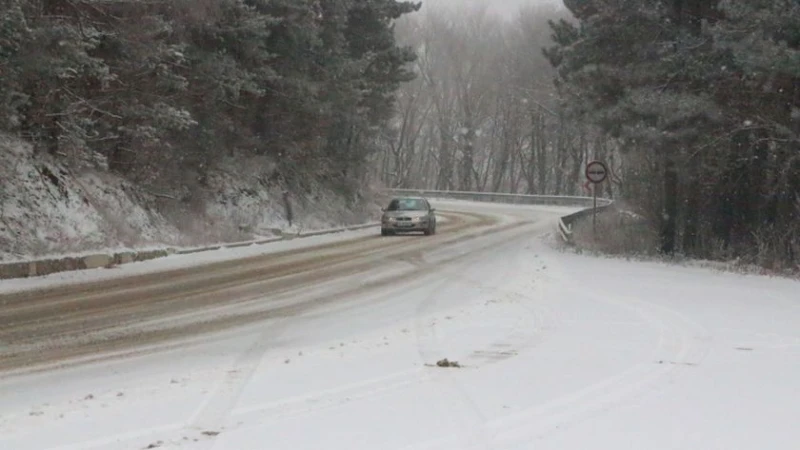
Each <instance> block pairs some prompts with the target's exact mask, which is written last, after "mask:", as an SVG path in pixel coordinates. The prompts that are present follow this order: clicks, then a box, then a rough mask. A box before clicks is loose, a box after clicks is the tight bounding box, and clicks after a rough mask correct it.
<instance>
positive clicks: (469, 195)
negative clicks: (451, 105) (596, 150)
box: [388, 189, 614, 244]
mask: <svg viewBox="0 0 800 450" xmlns="http://www.w3.org/2000/svg"><path fill="white" fill-rule="evenodd" d="M388 192H390V193H392V194H394V195H418V196H421V197H435V198H446V199H452V200H468V201H475V202H489V203H508V204H514V205H552V206H574V207H579V208H583V209H581V210H580V211H577V212H574V213H572V214H567V215H566V216H562V217H560V218H559V220H558V234H559V235H560V236H561V239H562V240H563V241H564V242H566V243H567V244H571V243H572V242H573V239H572V236H573V235H572V225H573V224H574V223H575V222H576V221H578V220H579V219H581V218H583V217H586V216H591V214H592V207H593V206H594V198H593V197H580V196H567V195H530V194H506V193H498V192H469V191H438V190H429V189H388ZM613 203H614V201H613V200H611V199H607V198H598V199H597V211H598V212H600V211H602V210H604V209H607V208H609V207H611V206H612V205H613Z"/></svg>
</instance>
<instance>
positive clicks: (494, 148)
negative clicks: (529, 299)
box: [380, 0, 800, 269]
mask: <svg viewBox="0 0 800 450" xmlns="http://www.w3.org/2000/svg"><path fill="white" fill-rule="evenodd" d="M564 3H565V4H566V7H567V8H568V11H565V10H564V9H560V8H555V7H547V6H540V7H531V8H528V9H525V10H523V11H521V12H520V14H518V15H516V16H515V17H512V18H511V19H504V18H501V17H498V16H496V15H492V14H490V13H489V12H488V11H487V10H486V9H481V8H478V9H474V10H472V11H469V12H468V13H464V11H463V10H461V11H456V10H450V11H448V10H446V9H441V10H433V11H432V10H430V9H429V10H427V11H426V13H423V14H415V15H411V16H408V17H406V18H404V19H403V20H402V22H401V26H399V27H398V36H399V38H400V39H401V41H402V42H403V43H407V44H408V45H410V46H412V47H413V48H414V49H416V52H417V55H418V58H417V60H416V61H415V62H414V69H415V70H414V72H415V73H416V75H417V76H416V78H415V79H414V80H413V81H411V82H409V83H405V84H403V85H402V86H401V88H400V93H399V95H398V114H397V116H396V118H395V119H394V122H393V127H391V128H390V133H388V134H386V135H385V136H384V139H385V144H384V147H385V150H384V152H383V156H382V157H381V159H380V164H381V173H382V176H383V179H384V181H385V182H386V183H387V184H388V185H390V186H402V187H425V188H435V189H445V190H448V189H449V190H453V189H455V190H477V191H497V192H513V193H526V194H556V195H587V194H589V192H590V191H589V190H587V188H586V187H585V186H584V184H585V179H584V177H583V168H584V167H585V165H586V163H587V162H588V161H590V160H593V159H599V160H603V161H605V162H606V163H607V165H608V166H609V167H610V170H611V172H612V173H611V177H610V178H611V182H609V183H605V184H604V185H603V186H601V190H602V192H601V194H602V195H605V196H608V197H613V198H615V199H616V200H617V202H618V204H624V205H625V207H626V208H630V209H631V210H633V211H635V212H636V213H637V214H641V215H642V216H643V217H645V218H646V220H647V222H648V223H649V224H650V225H651V226H652V227H653V229H654V230H655V234H656V235H657V236H658V239H657V242H654V243H653V247H654V248H655V249H656V251H658V252H661V253H663V254H667V255H671V254H680V255H685V256H688V257H692V258H710V259H725V260H733V259H736V258H739V259H740V260H742V261H746V262H748V263H754V264H759V265H762V266H769V267H775V268H784V269H785V268H789V269H796V268H797V267H798V262H799V261H800V53H798V50H800V4H798V2H795V1H792V0H753V1H749V0H748V1H746V2H745V1H734V0H721V1H703V0H646V1H639V0H636V1H634V0H604V1H600V0H596V1H593V0H567V1H565V2H564Z"/></svg>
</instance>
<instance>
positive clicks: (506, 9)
mask: <svg viewBox="0 0 800 450" xmlns="http://www.w3.org/2000/svg"><path fill="white" fill-rule="evenodd" d="M419 1H421V2H422V5H423V6H422V7H423V8H425V5H440V4H445V5H465V4H467V5H472V4H480V3H483V4H486V5H489V9H490V10H492V11H495V12H497V13H500V14H502V15H504V16H509V15H513V14H514V13H515V12H516V11H518V10H519V8H520V7H521V6H524V5H532V4H537V3H538V4H542V3H549V4H556V5H559V6H560V5H563V3H562V2H561V0H419Z"/></svg>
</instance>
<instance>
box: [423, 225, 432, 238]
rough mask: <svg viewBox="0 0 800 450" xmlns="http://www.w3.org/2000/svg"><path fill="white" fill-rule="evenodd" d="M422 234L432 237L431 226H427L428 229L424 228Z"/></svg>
mask: <svg viewBox="0 0 800 450" xmlns="http://www.w3.org/2000/svg"><path fill="white" fill-rule="evenodd" d="M423 233H425V236H430V235H432V234H433V225H428V228H425V231H423Z"/></svg>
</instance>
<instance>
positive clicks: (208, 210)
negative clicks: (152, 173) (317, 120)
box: [0, 137, 379, 261]
mask: <svg viewBox="0 0 800 450" xmlns="http://www.w3.org/2000/svg"><path fill="white" fill-rule="evenodd" d="M262 163H263V162H262ZM260 167H262V166H261V165H260V164H257V161H236V160H227V161H221V163H220V165H219V166H218V167H216V168H214V169H212V170H210V171H209V173H210V176H209V180H208V187H207V188H206V190H205V191H204V192H203V194H204V195H203V196H202V197H203V199H202V200H200V201H193V202H191V203H187V201H186V200H185V199H180V198H177V197H172V196H170V195H168V194H163V193H156V192H148V191H146V190H145V189H143V188H141V187H138V186H136V185H135V184H133V183H131V182H129V181H126V180H125V179H124V178H122V177H119V176H116V175H113V174H111V173H109V172H107V171H104V170H102V169H88V168H84V169H82V170H80V171H74V170H72V169H70V168H69V167H68V166H67V165H66V164H64V163H62V162H60V161H58V160H57V159H55V158H52V157H49V156H46V155H44V156H42V155H35V154H34V152H33V150H32V148H31V146H30V145H28V144H25V143H23V142H20V141H18V140H13V139H10V138H8V137H0V179H2V180H3V183H2V185H0V261H8V260H18V259H27V258H30V257H36V256H42V255H48V254H60V253H74V252H85V251H91V250H99V249H106V248H114V249H117V248H143V247H150V246H163V245H172V246H192V245H200V244H207V243H217V242H230V241H240V240H248V239H252V238H255V237H258V236H265V235H271V234H274V233H276V232H279V231H289V230H300V229H313V228H327V227H334V226H338V225H350V224H355V223H362V222H365V221H369V220H374V218H375V217H376V214H377V212H378V211H379V207H378V206H377V204H376V203H375V202H374V201H372V200H370V199H369V198H368V197H366V196H365V197H362V198H361V199H360V200H359V201H357V202H352V201H350V202H348V201H347V200H346V199H345V197H343V196H337V195H335V194H332V193H330V192H329V191H328V193H325V192H326V191H325V189H324V188H323V187H321V186H317V187H315V188H314V189H313V191H314V192H316V194H290V196H289V199H290V203H291V205H292V212H293V216H294V220H293V222H292V224H291V225H290V224H289V220H288V217H287V211H286V208H285V206H284V200H283V195H282V194H283V191H284V189H283V188H282V187H281V186H272V187H268V186H265V185H263V184H258V182H253V180H254V179H256V180H257V171H258V170H259V168H260ZM248 168H249V172H250V173H248Z"/></svg>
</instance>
